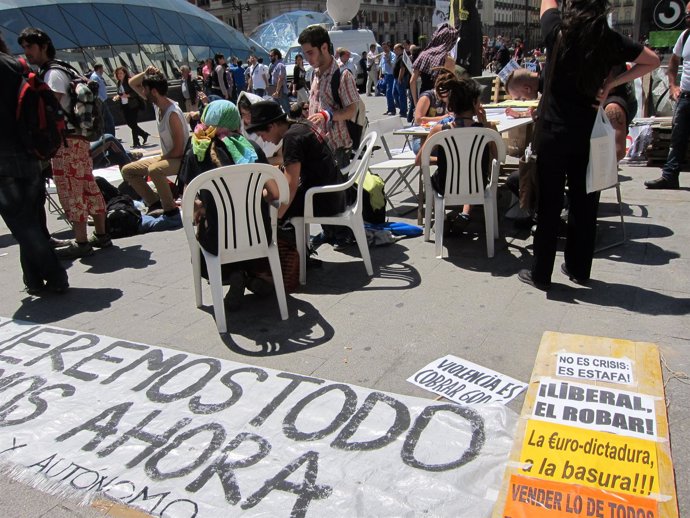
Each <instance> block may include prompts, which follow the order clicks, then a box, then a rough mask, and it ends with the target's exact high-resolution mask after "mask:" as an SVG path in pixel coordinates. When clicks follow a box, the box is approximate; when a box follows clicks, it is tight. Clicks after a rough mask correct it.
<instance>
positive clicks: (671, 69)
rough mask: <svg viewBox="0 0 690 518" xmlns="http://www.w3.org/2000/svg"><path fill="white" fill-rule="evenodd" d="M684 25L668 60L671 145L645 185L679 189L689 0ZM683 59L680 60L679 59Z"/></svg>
mask: <svg viewBox="0 0 690 518" xmlns="http://www.w3.org/2000/svg"><path fill="white" fill-rule="evenodd" d="M685 25H686V27H688V28H686V29H685V30H684V31H683V32H682V33H681V34H680V36H678V40H677V41H676V44H675V45H674V47H673V54H671V59H670V61H669V63H668V69H667V71H666V76H667V77H668V84H669V87H668V89H669V95H670V96H671V99H673V100H674V101H677V102H676V108H675V110H674V111H673V129H672V130H671V147H670V148H669V150H668V157H667V158H666V163H665V164H664V167H663V168H662V169H661V177H660V178H657V179H656V180H647V181H646V182H645V183H644V184H645V187H647V189H678V188H679V186H680V185H679V182H678V177H679V176H680V167H681V165H682V164H683V162H684V161H685V152H686V151H687V149H688V138H689V137H690V41H688V40H690V38H689V37H688V36H690V2H688V4H687V6H686V8H685ZM681 60H682V61H681ZM681 63H682V66H683V68H682V70H681V76H680V86H678V85H677V84H676V76H677V75H678V67H679V66H680V65H681Z"/></svg>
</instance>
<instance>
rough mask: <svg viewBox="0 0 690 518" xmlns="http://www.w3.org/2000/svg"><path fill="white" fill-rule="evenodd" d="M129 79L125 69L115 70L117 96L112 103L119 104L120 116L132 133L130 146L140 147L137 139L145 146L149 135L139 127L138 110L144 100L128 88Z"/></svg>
mask: <svg viewBox="0 0 690 518" xmlns="http://www.w3.org/2000/svg"><path fill="white" fill-rule="evenodd" d="M129 77H130V76H129V71H128V70H127V68H126V67H117V68H116V69H115V79H117V95H116V96H115V97H114V98H113V101H115V102H116V103H119V104H120V108H121V109H122V115H123V116H124V117H125V123H126V124H127V126H129V129H130V130H131V131H132V146H134V147H140V146H141V143H140V142H139V137H141V138H142V140H143V144H146V141H147V140H148V138H149V134H148V133H147V132H146V131H144V130H143V129H141V128H140V127H139V110H140V109H141V107H142V106H143V103H144V99H142V98H141V97H140V96H139V94H137V93H136V92H135V91H134V89H133V88H132V87H131V86H129Z"/></svg>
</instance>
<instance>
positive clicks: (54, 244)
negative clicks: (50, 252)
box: [50, 236, 72, 248]
mask: <svg viewBox="0 0 690 518" xmlns="http://www.w3.org/2000/svg"><path fill="white" fill-rule="evenodd" d="M71 244H72V240H71V239H58V238H56V237H53V236H50V246H51V248H64V247H66V246H69V245H71Z"/></svg>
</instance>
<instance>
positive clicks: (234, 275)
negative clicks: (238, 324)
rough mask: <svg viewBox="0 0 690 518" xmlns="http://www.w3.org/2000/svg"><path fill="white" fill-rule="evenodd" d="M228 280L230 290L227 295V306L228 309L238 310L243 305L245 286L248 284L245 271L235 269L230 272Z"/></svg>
mask: <svg viewBox="0 0 690 518" xmlns="http://www.w3.org/2000/svg"><path fill="white" fill-rule="evenodd" d="M228 280H229V281H230V290H229V291H228V293H227V294H226V295H225V308H226V309H227V310H228V311H237V310H238V309H240V308H241V307H242V299H243V298H244V288H245V287H246V286H247V284H246V278H245V276H244V272H242V271H239V270H235V271H234V272H231V273H230V275H229V277H228Z"/></svg>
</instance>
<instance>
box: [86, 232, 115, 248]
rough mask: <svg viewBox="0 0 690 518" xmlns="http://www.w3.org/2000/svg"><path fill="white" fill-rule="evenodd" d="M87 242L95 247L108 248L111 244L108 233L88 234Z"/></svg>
mask: <svg viewBox="0 0 690 518" xmlns="http://www.w3.org/2000/svg"><path fill="white" fill-rule="evenodd" d="M89 244H90V245H91V246H95V247H96V248H108V247H109V246H113V241H112V239H110V234H97V233H96V232H94V233H93V234H91V235H90V236H89Z"/></svg>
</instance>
